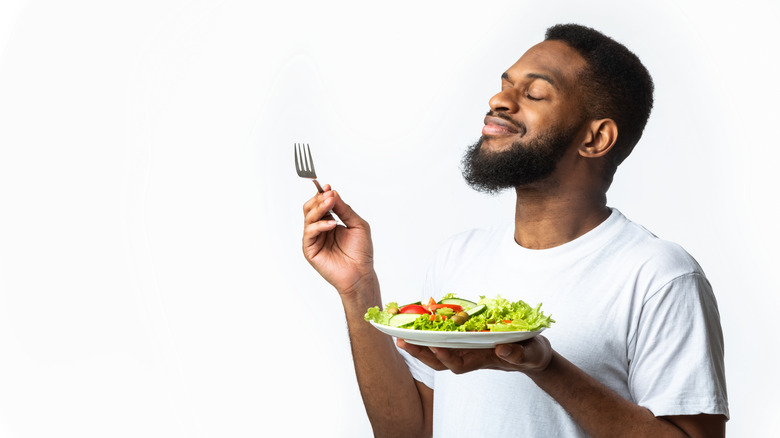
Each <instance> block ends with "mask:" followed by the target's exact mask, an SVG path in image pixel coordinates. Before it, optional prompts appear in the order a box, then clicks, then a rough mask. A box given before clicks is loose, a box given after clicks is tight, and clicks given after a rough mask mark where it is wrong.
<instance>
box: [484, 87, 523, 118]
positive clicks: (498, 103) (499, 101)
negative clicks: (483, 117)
mask: <svg viewBox="0 0 780 438" xmlns="http://www.w3.org/2000/svg"><path fill="white" fill-rule="evenodd" d="M488 104H489V105H490V109H491V110H492V111H496V112H508V113H516V112H517V111H518V110H519V109H520V107H519V105H518V104H517V90H515V89H514V88H512V87H508V88H504V89H503V90H501V91H499V92H498V93H497V94H496V95H495V96H493V97H491V98H490V100H489V101H488Z"/></svg>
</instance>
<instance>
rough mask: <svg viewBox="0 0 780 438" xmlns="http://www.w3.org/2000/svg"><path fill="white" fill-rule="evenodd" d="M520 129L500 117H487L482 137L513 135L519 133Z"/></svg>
mask: <svg viewBox="0 0 780 438" xmlns="http://www.w3.org/2000/svg"><path fill="white" fill-rule="evenodd" d="M519 132H520V130H519V129H518V127H517V126H516V125H515V124H513V123H511V122H509V121H508V120H504V119H502V118H500V117H495V116H487V117H485V126H483V127H482V135H493V136H495V135H513V134H517V133H519Z"/></svg>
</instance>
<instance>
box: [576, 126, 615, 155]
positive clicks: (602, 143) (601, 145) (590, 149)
mask: <svg viewBox="0 0 780 438" xmlns="http://www.w3.org/2000/svg"><path fill="white" fill-rule="evenodd" d="M586 129H587V131H586V133H585V138H584V139H583V141H582V144H580V147H579V149H578V152H579V154H580V155H581V156H583V157H585V158H598V157H603V156H604V155H606V154H607V152H609V151H610V150H611V149H612V146H614V145H615V142H616V141H617V137H618V128H617V123H615V121H614V120H612V119H601V120H593V121H591V122H590V124H589V125H588V127H587V128H586Z"/></svg>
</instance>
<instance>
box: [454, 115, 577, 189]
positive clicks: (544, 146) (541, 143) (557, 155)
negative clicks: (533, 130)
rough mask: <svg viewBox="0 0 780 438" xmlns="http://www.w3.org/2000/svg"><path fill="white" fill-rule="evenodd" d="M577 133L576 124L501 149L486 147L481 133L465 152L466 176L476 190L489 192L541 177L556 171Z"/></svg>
mask: <svg viewBox="0 0 780 438" xmlns="http://www.w3.org/2000/svg"><path fill="white" fill-rule="evenodd" d="M576 135H577V127H576V126H574V127H571V128H568V129H565V128H564V129H555V128H553V129H550V130H548V131H546V132H544V133H543V134H542V135H540V136H539V137H537V138H535V139H532V140H529V141H525V142H524V141H515V142H514V143H512V145H511V146H510V148H509V149H507V150H504V151H500V152H492V151H487V150H483V149H482V143H483V141H484V140H485V136H481V137H480V138H479V141H477V142H476V143H475V144H473V145H471V146H470V147H469V148H468V149H467V150H466V153H465V154H464V156H463V159H462V161H461V165H462V167H461V172H462V173H463V178H465V179H466V183H468V185H469V186H471V188H473V189H474V190H476V191H478V192H484V193H489V194H496V193H499V192H501V191H502V190H504V189H508V188H515V187H521V186H526V185H528V184H532V183H535V182H537V181H541V180H543V179H545V178H547V177H549V176H550V175H552V173H553V172H554V171H555V168H556V167H557V166H558V162H559V161H560V160H561V158H562V157H563V154H564V153H565V152H566V149H568V147H569V145H571V143H572V142H573V141H574V138H575V136H576Z"/></svg>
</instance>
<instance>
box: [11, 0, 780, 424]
mask: <svg viewBox="0 0 780 438" xmlns="http://www.w3.org/2000/svg"><path fill="white" fill-rule="evenodd" d="M778 19H780V8H779V7H778V4H777V2H772V1H769V0H767V1H759V0H744V1H738V2H733V1H732V2H712V1H702V2H692V1H672V0H669V1H652V2H650V1H644V2H625V1H621V0H613V1H607V0H597V1H590V2H580V1H576V0H570V1H545V2H528V1H501V2H468V3H466V2H463V3H462V4H461V3H460V2H452V1H438V2H423V1H394V2H388V3H386V4H378V3H377V4H374V3H369V2H365V1H363V2H360V1H351V2H350V1H327V2H323V1H314V0H312V1H287V2H257V1H173V0H170V1H168V0H135V1H124V2H122V1H112V2H107V1H101V0H92V1H89V0H71V1H66V2H65V1H55V0H48V1H46V0H30V1H20V0H10V1H9V0H2V1H0V436H2V437H12V438H13V437H19V438H21V437H62V436H67V437H259V436H267V434H268V433H269V431H272V430H273V431H279V430H282V431H286V432H287V433H289V436H320V437H365V436H370V428H369V424H368V421H367V419H366V417H365V413H364V411H363V408H362V404H361V400H360V396H359V393H358V391H357V385H356V383H355V378H354V373H353V370H352V364H351V357H350V353H349V345H348V340H347V335H346V328H345V324H344V321H343V314H342V310H341V306H340V302H339V300H338V297H337V295H336V293H335V291H333V290H332V289H331V288H330V287H329V286H328V285H327V284H326V283H325V282H324V281H323V280H321V279H320V278H319V277H318V276H317V275H316V273H315V272H314V271H313V269H311V268H310V267H309V266H308V264H307V263H306V262H305V260H304V259H303V256H302V255H301V250H300V234H301V228H302V215H301V206H302V204H303V202H304V201H305V200H306V199H307V198H308V197H310V196H311V195H312V194H313V193H314V186H313V185H312V184H311V182H309V181H305V180H301V179H299V178H297V177H296V175H295V172H294V171H293V152H292V148H293V146H292V145H293V143H294V142H308V143H310V144H311V145H312V148H313V152H314V157H315V159H316V164H317V170H318V173H319V174H320V180H321V181H323V182H324V183H331V184H333V185H334V186H335V187H336V188H337V189H338V190H339V191H340V192H341V194H342V196H343V197H344V198H345V199H346V200H347V202H349V203H350V204H351V205H352V206H353V207H354V208H355V209H356V210H358V211H359V212H360V213H361V214H362V215H363V216H364V217H365V218H366V219H367V220H369V221H370V223H371V224H372V228H373V232H374V238H375V247H376V263H377V266H376V267H377V269H378V271H379V274H380V276H381V281H382V285H383V292H384V296H385V298H387V300H388V301H390V300H398V301H406V300H409V301H411V300H413V299H416V298H417V296H418V294H419V293H420V286H421V284H422V279H423V276H424V272H425V267H426V265H427V263H428V261H429V257H430V255H431V253H432V251H433V250H434V248H435V247H436V246H437V245H438V244H439V243H441V242H442V241H443V240H444V239H445V238H446V237H447V236H449V235H451V234H453V233H455V232H457V231H461V230H463V229H465V228H469V227H473V226H479V225H487V224H491V223H494V222H497V221H504V220H507V219H508V218H511V215H512V209H513V197H512V194H511V193H510V194H506V195H502V196H498V197H486V196H484V195H480V194H477V193H475V192H472V191H471V190H470V189H469V188H468V187H467V186H466V185H465V184H464V183H463V182H462V179H461V176H460V172H459V168H458V167H459V161H460V158H461V155H462V152H463V150H464V148H465V146H466V145H467V144H469V143H471V142H473V141H475V140H476V139H477V137H478V136H479V132H480V129H481V120H482V117H483V115H484V113H485V112H486V111H487V109H488V107H487V101H488V99H489V97H490V96H491V95H492V94H493V93H495V92H496V91H497V90H498V88H499V76H500V74H501V73H502V72H503V71H504V69H506V68H507V67H509V66H510V65H511V64H512V63H513V62H514V61H515V60H516V59H517V58H518V57H519V56H520V55H521V54H522V53H523V52H524V51H525V50H526V49H527V48H528V47H530V46H531V45H533V44H535V43H537V42H539V41H541V39H542V38H543V34H544V29H545V28H546V27H547V26H549V25H551V24H554V23H558V22H578V23H582V24H586V25H589V26H593V27H595V28H597V29H600V30H602V31H603V32H605V33H606V34H608V35H610V36H612V37H614V38H616V39H617V40H619V41H621V42H623V43H625V44H626V45H627V46H628V47H629V48H631V49H632V50H633V51H634V52H635V53H637V54H638V55H639V56H640V57H641V58H642V60H643V61H644V62H645V64H646V65H647V67H648V69H649V70H650V72H651V73H652V74H653V76H654V79H655V83H656V90H657V92H656V106H655V110H654V113H653V115H652V116H651V120H650V122H649V124H648V126H647V129H646V133H645V136H644V138H643V140H642V141H641V142H640V144H639V145H638V146H637V149H636V150H635V152H634V154H633V155H632V156H631V157H630V158H629V159H628V161H627V162H626V163H625V164H624V165H623V166H621V168H620V169H619V170H618V174H617V177H616V180H615V182H614V184H613V187H612V189H611V190H610V192H609V203H610V205H612V206H615V207H618V208H619V209H620V210H621V211H622V212H623V213H624V214H626V215H627V216H628V217H629V218H631V219H633V220H634V221H636V222H639V223H641V224H643V225H645V226H646V227H647V228H649V229H650V230H652V231H653V232H654V233H656V234H657V235H659V236H660V237H662V238H665V239H668V240H673V241H676V242H678V243H680V244H682V245H683V246H684V247H685V248H686V249H687V250H688V251H689V252H690V253H692V254H693V255H694V257H696V258H697V260H698V261H699V262H700V263H701V265H702V266H703V267H704V269H705V271H706V273H707V274H708V276H709V278H710V280H711V282H712V283H713V285H714V288H715V291H716V295H717V297H718V300H719V304H720V308H721V316H722V323H723V328H724V331H725V338H726V353H727V364H726V365H727V372H728V383H729V395H730V405H731V413H732V419H731V421H730V422H729V423H728V430H729V434H730V435H731V436H737V437H743V436H777V435H778V434H780V419H779V418H780V417H778V416H777V415H776V414H777V413H778V412H780V402H779V401H778V400H779V399H778V397H777V393H778V391H780V384H779V383H778V378H777V363H778V359H780V356H779V355H778V341H777V339H778V338H777V320H778V317H777V314H778V306H780V296H778V292H779V291H780V281H779V280H778V277H777V274H776V272H777V269H778V268H777V265H778V261H780V257H778V256H777V253H776V248H777V247H778V245H779V244H780V237H778V231H777V224H778V223H780V214H779V213H778V208H777V204H778V201H777V199H778V196H777V191H778V189H780V184H778V182H779V181H778V180H779V179H780V178H779V177H778V173H777V162H778V158H779V157H780V154H778V147H779V146H780V144H778V141H777V139H776V134H775V133H776V130H777V129H778V128H777V123H778V120H780V111H779V110H778V99H780V92H778V87H777V78H778V77H780V71H779V68H778V66H779V63H778V60H777V43H778V41H780V38H779V37H780V34H779V32H778V26H777V23H778ZM594 341H595V342H598V340H594ZM387 390H388V391H392V388H391V387H388V388H387Z"/></svg>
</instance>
